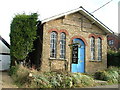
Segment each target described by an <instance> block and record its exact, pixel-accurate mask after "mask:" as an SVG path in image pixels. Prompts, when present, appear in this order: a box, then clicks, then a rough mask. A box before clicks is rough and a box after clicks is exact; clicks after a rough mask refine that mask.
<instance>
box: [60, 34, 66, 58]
mask: <svg viewBox="0 0 120 90" xmlns="http://www.w3.org/2000/svg"><path fill="white" fill-rule="evenodd" d="M60 58H61V59H65V58H66V34H65V33H63V32H62V33H61V34H60Z"/></svg>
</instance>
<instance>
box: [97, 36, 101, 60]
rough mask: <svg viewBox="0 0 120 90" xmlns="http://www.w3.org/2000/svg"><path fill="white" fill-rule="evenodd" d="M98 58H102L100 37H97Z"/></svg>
mask: <svg viewBox="0 0 120 90" xmlns="http://www.w3.org/2000/svg"><path fill="white" fill-rule="evenodd" d="M97 45H98V60H99V61H101V60H102V39H101V38H98V44H97Z"/></svg>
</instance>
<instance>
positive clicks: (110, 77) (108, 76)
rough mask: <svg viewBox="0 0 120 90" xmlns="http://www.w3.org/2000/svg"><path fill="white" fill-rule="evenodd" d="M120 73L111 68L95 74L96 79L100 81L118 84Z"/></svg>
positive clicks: (116, 69)
mask: <svg viewBox="0 0 120 90" xmlns="http://www.w3.org/2000/svg"><path fill="white" fill-rule="evenodd" d="M119 75H120V72H119V70H118V68H116V67H109V68H108V69H107V70H104V71H98V72H96V73H95V75H94V76H95V78H96V79H99V80H105V81H108V82H109V83H118V77H119Z"/></svg>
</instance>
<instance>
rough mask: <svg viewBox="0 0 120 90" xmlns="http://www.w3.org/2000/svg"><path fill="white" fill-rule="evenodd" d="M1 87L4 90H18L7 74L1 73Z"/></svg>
mask: <svg viewBox="0 0 120 90" xmlns="http://www.w3.org/2000/svg"><path fill="white" fill-rule="evenodd" d="M0 77H1V80H0V86H1V87H2V88H18V87H17V86H16V85H15V84H14V82H13V80H12V78H11V77H10V76H9V75H8V73H7V72H0Z"/></svg>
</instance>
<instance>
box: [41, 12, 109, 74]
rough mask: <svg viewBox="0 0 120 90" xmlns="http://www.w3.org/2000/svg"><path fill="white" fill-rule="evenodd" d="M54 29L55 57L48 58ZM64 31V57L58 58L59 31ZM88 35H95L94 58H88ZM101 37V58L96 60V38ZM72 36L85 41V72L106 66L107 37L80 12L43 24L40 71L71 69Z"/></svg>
mask: <svg viewBox="0 0 120 90" xmlns="http://www.w3.org/2000/svg"><path fill="white" fill-rule="evenodd" d="M52 31H56V32H57V35H58V40H57V57H56V58H55V59H52V58H50V33H51V32H52ZM61 32H65V33H66V59H60V33H61ZM90 36H95V42H96V44H95V45H96V52H95V56H96V57H95V58H96V60H94V61H91V60H90ZM98 37H101V39H102V60H101V61H98V60H97V52H98V51H97V38H98ZM74 38H80V39H82V40H83V41H84V43H85V45H86V46H85V72H86V73H92V72H95V71H97V70H102V69H105V68H106V67H107V39H106V36H105V32H104V31H103V30H101V29H100V28H99V27H98V26H96V25H95V24H93V23H92V22H91V21H90V20H88V19H87V18H86V17H84V16H82V15H81V14H80V13H74V14H70V15H67V16H64V17H61V18H58V19H56V20H52V21H49V22H47V23H45V24H44V25H43V51H42V66H41V70H42V71H50V70H68V71H71V57H72V56H71V47H70V46H69V44H71V43H72V40H73V39H74Z"/></svg>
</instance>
